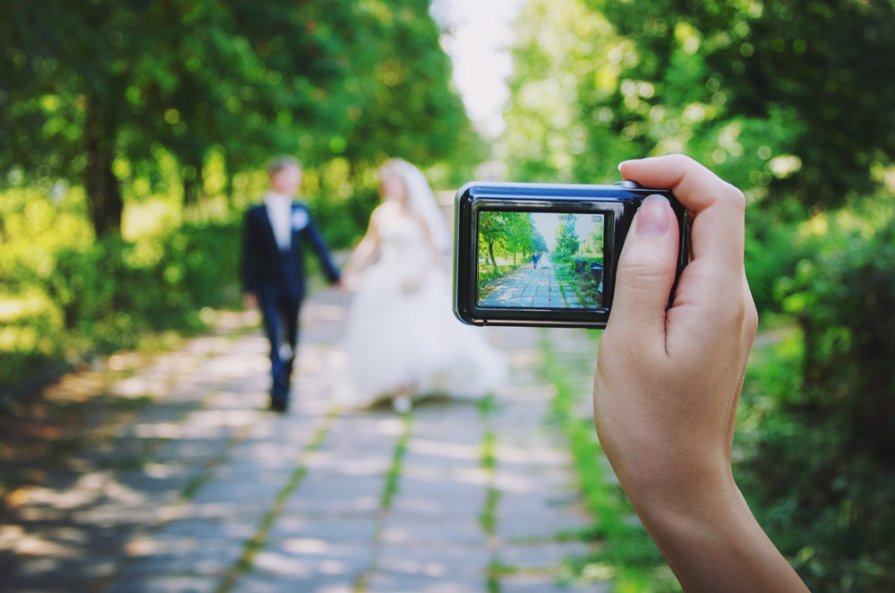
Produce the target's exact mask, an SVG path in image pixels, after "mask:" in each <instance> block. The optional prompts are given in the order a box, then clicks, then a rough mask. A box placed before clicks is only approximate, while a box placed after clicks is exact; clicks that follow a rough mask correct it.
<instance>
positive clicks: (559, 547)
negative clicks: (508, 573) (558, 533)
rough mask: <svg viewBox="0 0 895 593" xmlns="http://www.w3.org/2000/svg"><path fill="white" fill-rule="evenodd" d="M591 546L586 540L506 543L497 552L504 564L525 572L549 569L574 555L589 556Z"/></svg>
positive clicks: (499, 559) (501, 562)
mask: <svg viewBox="0 0 895 593" xmlns="http://www.w3.org/2000/svg"><path fill="white" fill-rule="evenodd" d="M590 552H591V547H590V546H589V545H587V544H585V543H584V542H546V543H535V544H524V545H523V544H512V543H510V544H505V545H503V546H501V547H500V551H499V552H498V553H497V560H498V562H499V563H500V564H501V565H503V566H512V567H515V568H519V569H522V571H523V572H531V571H549V570H552V569H555V568H556V567H557V566H560V565H561V564H562V563H563V562H564V561H565V560H568V559H570V558H572V557H582V556H587V555H588V554H590Z"/></svg>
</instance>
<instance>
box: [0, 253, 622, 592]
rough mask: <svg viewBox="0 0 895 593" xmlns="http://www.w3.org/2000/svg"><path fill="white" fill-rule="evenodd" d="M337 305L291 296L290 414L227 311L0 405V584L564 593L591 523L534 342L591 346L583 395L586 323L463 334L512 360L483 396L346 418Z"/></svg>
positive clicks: (326, 297)
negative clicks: (273, 402)
mask: <svg viewBox="0 0 895 593" xmlns="http://www.w3.org/2000/svg"><path fill="white" fill-rule="evenodd" d="M542 272H550V270H549V269H548V270H542ZM350 298H351V297H350V295H347V294H345V293H341V292H338V291H335V290H329V291H326V292H324V293H318V294H315V295H313V296H312V297H311V298H310V299H309V300H308V302H307V303H306V304H305V305H304V307H303V308H302V339H301V342H300V344H299V354H298V369H297V371H298V372H297V379H296V385H295V391H294V394H293V398H292V407H291V408H290V410H289V412H288V413H287V414H283V415H280V414H275V413H272V412H270V411H268V410H267V409H266V404H267V394H266V390H267V382H268V378H267V366H268V364H269V362H268V359H267V348H268V347H267V343H266V340H265V339H264V337H263V335H262V333H261V331H260V330H259V329H258V327H259V319H258V317H257V314H255V313H231V314H226V315H222V316H221V317H220V318H219V320H218V322H216V323H215V329H214V331H212V332H210V333H209V334H208V335H205V336H201V337H197V338H194V339H191V340H189V341H186V342H185V343H183V344H182V346H181V347H179V348H177V349H176V350H174V351H172V352H169V353H166V354H160V355H156V356H141V355H136V354H118V355H115V356H113V357H111V358H109V359H108V360H105V361H98V362H97V363H96V364H95V365H94V366H92V367H86V368H83V369H81V370H79V371H78V372H74V373H71V374H70V375H67V376H65V377H63V378H62V379H61V380H60V381H59V382H58V383H57V384H55V385H52V386H50V387H49V388H47V389H46V391H45V393H43V394H42V395H40V396H39V397H34V398H29V399H30V400H31V403H28V402H27V401H26V402H22V405H26V404H27V405H28V406H33V407H34V409H33V410H31V411H30V412H27V413H26V411H20V412H18V413H16V414H12V413H8V415H6V416H4V415H0V453H2V454H0V476H2V479H0V591H19V592H25V591H28V592H29V593H63V592H65V593H68V592H71V591H91V592H94V593H186V592H192V593H285V592H296V593H494V592H495V591H496V592H499V593H535V592H536V593H569V592H571V591H578V590H579V589H576V588H574V587H572V588H568V587H566V586H565V585H560V584H557V583H556V579H557V576H558V575H560V574H562V571H563V563H564V561H565V559H566V558H568V557H570V556H582V555H587V554H588V553H590V552H591V548H590V546H589V544H588V543H587V542H586V541H584V540H582V539H579V538H577V537H574V536H575V535H576V534H579V533H582V530H586V529H589V528H591V526H592V525H593V523H592V520H591V519H589V518H588V517H587V515H586V514H585V513H584V512H583V509H582V508H581V496H580V494H579V492H578V490H577V485H576V482H575V479H574V474H573V469H572V467H571V461H570V456H569V452H568V449H567V448H566V447H567V445H566V444H565V440H564V439H563V438H562V437H561V435H560V434H559V433H558V432H557V429H556V427H555V426H554V425H552V424H549V423H548V422H547V418H548V417H550V406H551V397H552V395H553V393H554V391H555V389H554V388H553V386H552V385H551V384H549V383H547V382H546V381H545V380H544V378H543V377H542V375H541V374H540V373H539V371H538V369H539V368H540V367H541V365H542V364H543V352H542V349H541V348H542V343H543V341H544V340H548V342H549V343H550V344H552V345H554V347H555V348H556V349H557V351H561V352H563V353H564V354H563V356H564V357H566V358H568V359H572V358H573V357H575V356H578V357H583V358H584V359H585V360H587V363H586V364H585V365H584V367H583V369H584V370H583V372H582V373H581V376H580V381H578V382H577V383H576V384H578V385H579V387H578V389H579V391H580V393H582V394H586V393H587V392H588V391H589V390H590V382H591V381H592V377H593V364H594V363H593V359H594V356H593V350H594V344H593V342H592V341H591V340H590V339H589V337H588V335H587V334H586V333H584V332H576V331H573V330H564V331H561V332H556V333H552V332H545V331H543V330H538V329H534V328H493V329H491V328H488V329H473V328H469V331H482V332H488V335H489V336H490V337H491V339H492V341H493V342H494V343H495V344H496V345H497V346H498V347H499V348H500V349H501V350H502V351H504V352H505V353H506V354H507V357H508V359H509V363H510V365H511V369H510V373H509V378H508V380H507V382H506V383H505V384H504V385H503V386H501V387H500V388H499V389H497V390H496V391H495V392H494V393H493V394H492V395H491V396H490V397H489V398H488V399H487V400H486V402H485V403H482V404H479V405H477V404H476V403H475V402H471V401H452V400H440V401H431V400H430V401H425V402H422V403H420V404H419V405H417V406H416V407H415V408H414V409H413V410H412V411H411V412H410V413H409V414H407V415H406V416H401V415H398V414H396V413H395V412H393V411H392V410H391V409H389V408H388V407H381V408H377V409H373V410H356V409H351V408H346V407H340V406H339V404H338V400H339V398H338V395H339V390H340V385H341V384H340V379H341V377H343V376H344V374H345V369H344V352H343V351H342V349H341V348H342V347H341V337H342V332H343V325H344V320H345V318H346V312H347V308H348V306H349V303H350ZM570 368H577V367H570ZM583 409H584V410H585V414H589V413H590V411H589V406H586V407H585V408H583ZM8 410H13V407H10V408H8ZM570 534H571V535H572V537H570ZM609 590H611V587H610V585H609V584H608V583H596V584H592V585H590V586H589V587H588V588H587V591H590V592H591V593H593V592H602V593H606V592H607V591H609Z"/></svg>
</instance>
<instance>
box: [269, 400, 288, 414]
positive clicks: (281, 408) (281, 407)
mask: <svg viewBox="0 0 895 593" xmlns="http://www.w3.org/2000/svg"><path fill="white" fill-rule="evenodd" d="M270 409H271V410H272V411H274V412H280V413H284V412H286V411H287V410H288V409H289V400H288V399H286V398H285V397H274V396H271V397H270Z"/></svg>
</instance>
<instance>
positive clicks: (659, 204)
mask: <svg viewBox="0 0 895 593" xmlns="http://www.w3.org/2000/svg"><path fill="white" fill-rule="evenodd" d="M668 219H669V216H668V200H667V199H665V197H664V196H660V195H658V194H652V195H650V196H647V198H646V199H645V200H643V203H642V204H641V205H640V209H639V210H637V220H636V221H635V224H636V230H637V234H638V235H644V236H654V237H661V236H662V235H664V234H665V233H667V232H668Z"/></svg>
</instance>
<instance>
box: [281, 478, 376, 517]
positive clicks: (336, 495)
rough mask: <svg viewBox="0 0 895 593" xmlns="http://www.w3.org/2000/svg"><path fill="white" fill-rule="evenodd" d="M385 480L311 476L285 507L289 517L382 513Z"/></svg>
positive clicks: (303, 482) (304, 481)
mask: <svg viewBox="0 0 895 593" xmlns="http://www.w3.org/2000/svg"><path fill="white" fill-rule="evenodd" d="M384 485H385V479H384V477H381V476H376V477H366V476H360V477H353V476H352V477H346V476H337V475H332V474H331V475H324V474H313V473H311V474H309V475H308V476H307V477H306V478H305V479H304V480H303V481H302V483H301V484H300V485H299V487H298V488H297V489H296V491H295V493H294V494H293V495H292V496H291V497H290V498H289V500H288V501H287V502H286V504H285V506H284V513H286V514H305V513H323V514H357V513H371V512H375V511H378V510H379V506H380V498H381V496H382V490H383V488H384Z"/></svg>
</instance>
